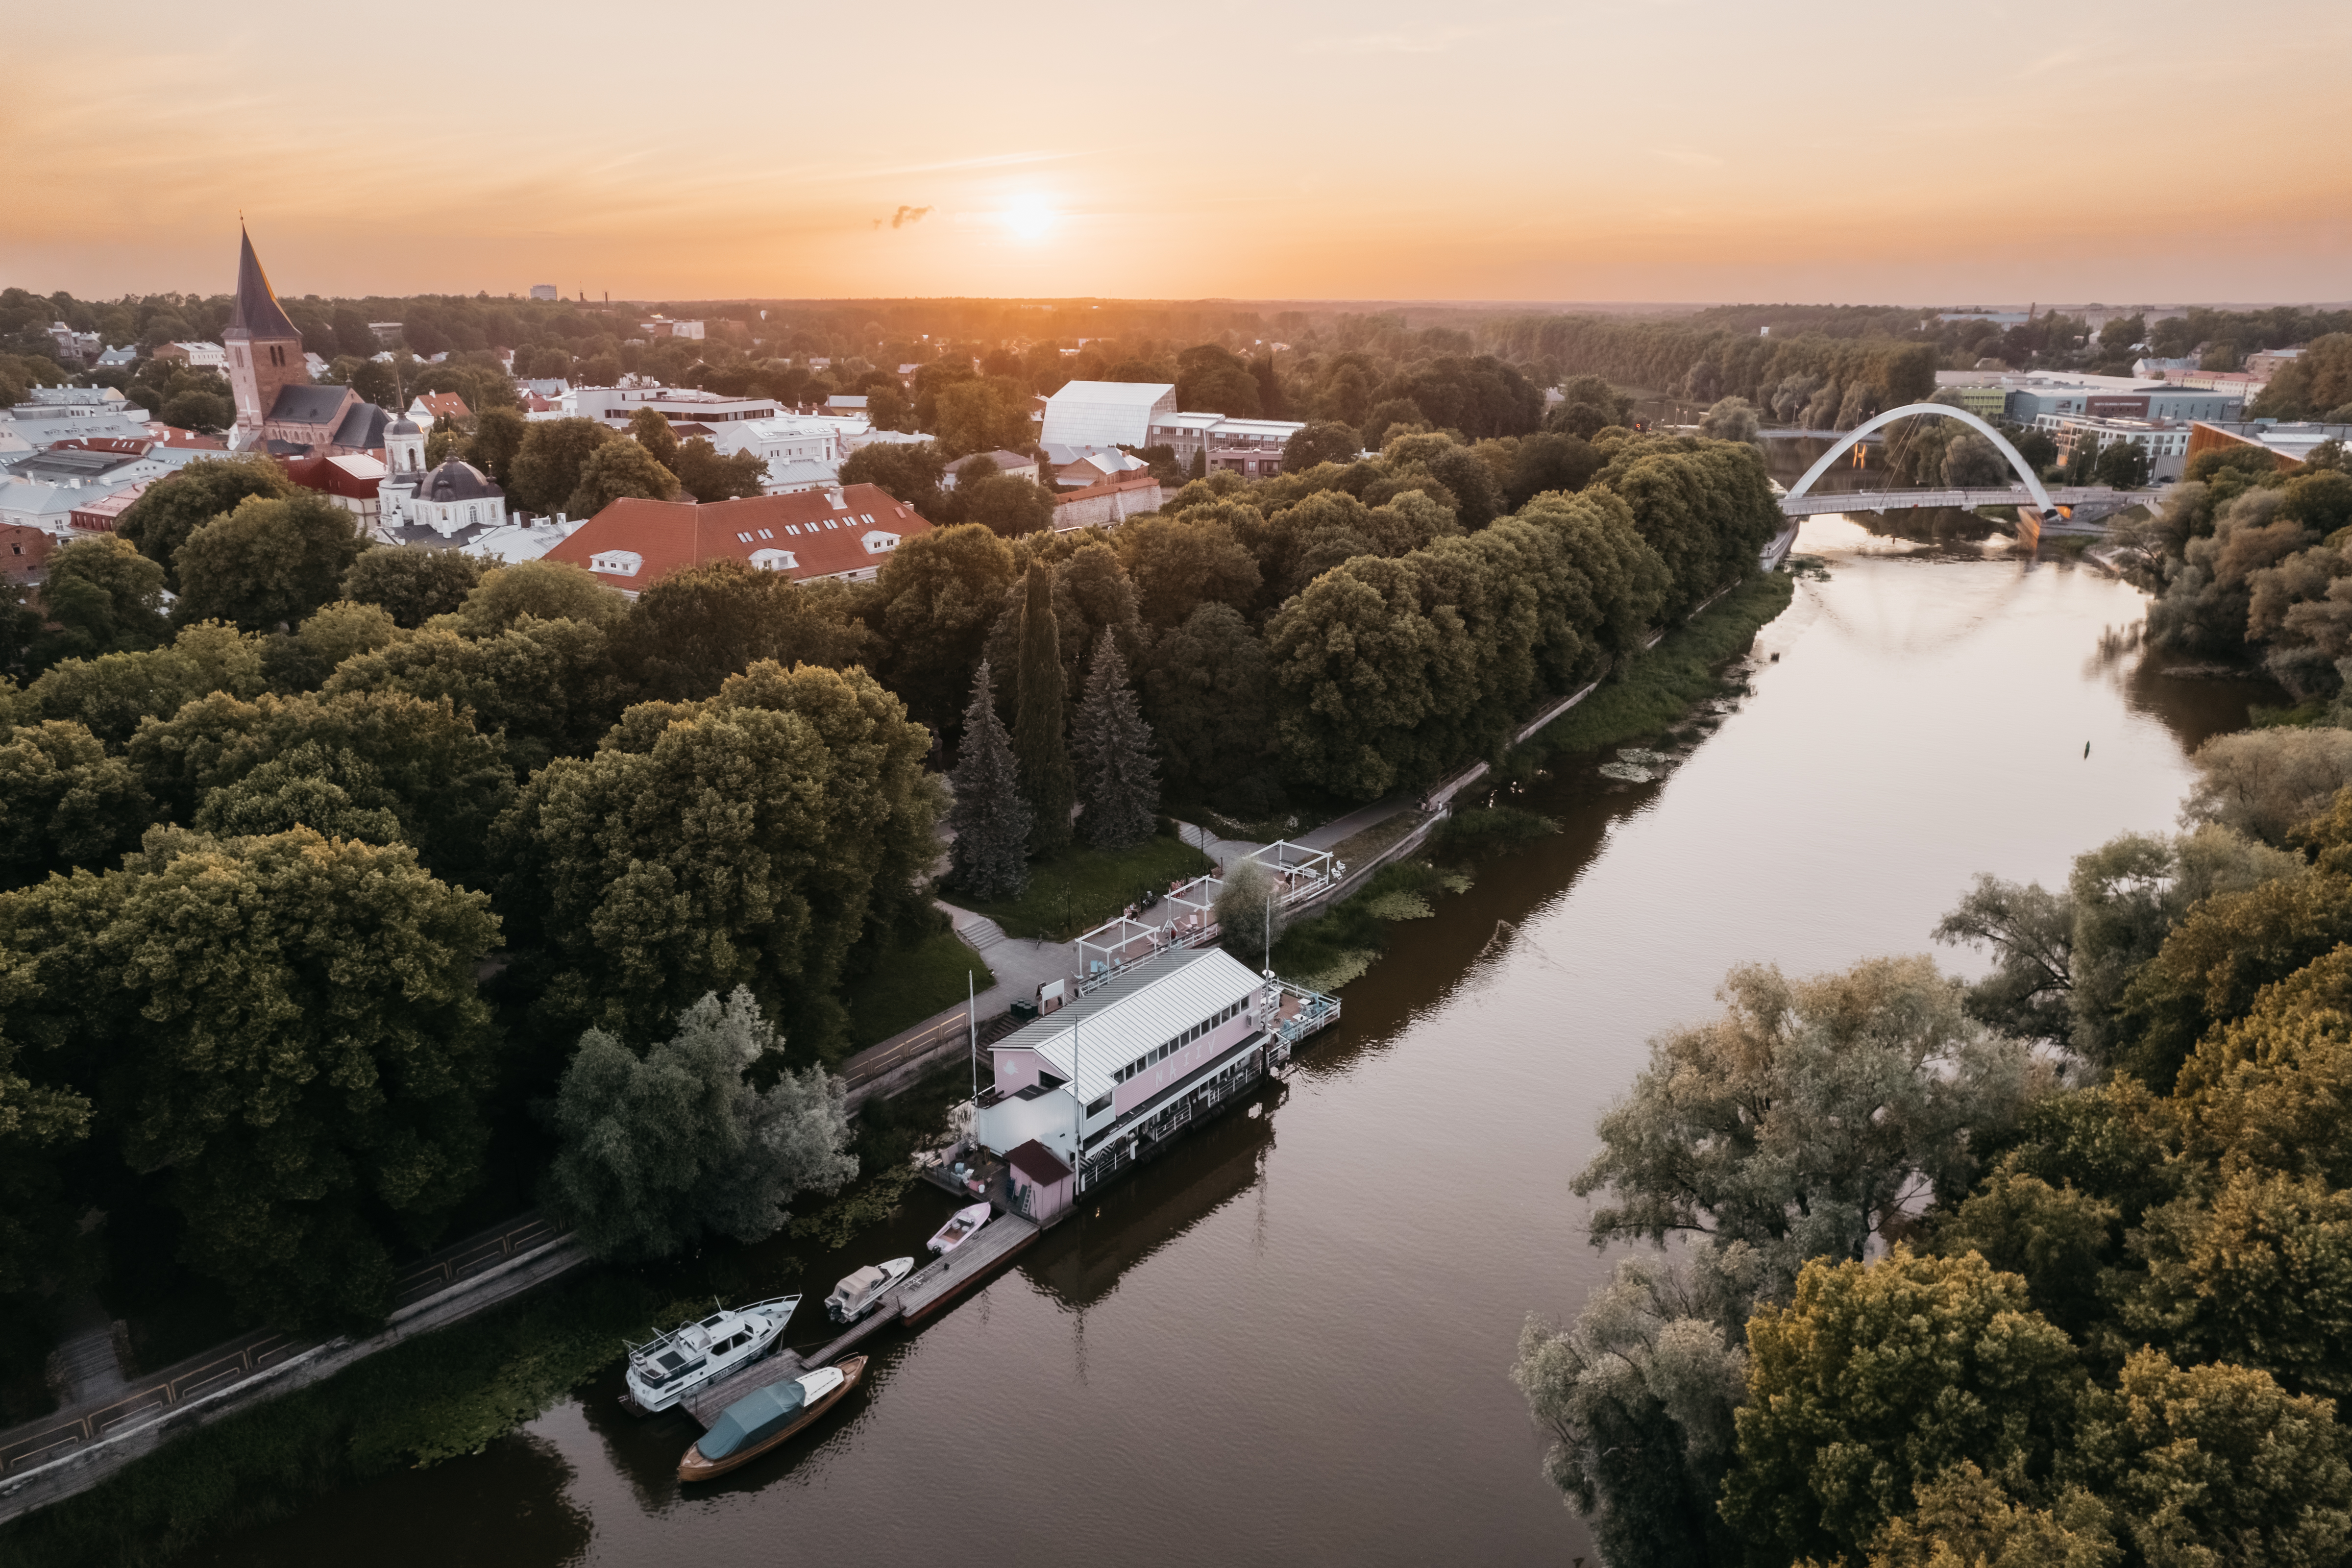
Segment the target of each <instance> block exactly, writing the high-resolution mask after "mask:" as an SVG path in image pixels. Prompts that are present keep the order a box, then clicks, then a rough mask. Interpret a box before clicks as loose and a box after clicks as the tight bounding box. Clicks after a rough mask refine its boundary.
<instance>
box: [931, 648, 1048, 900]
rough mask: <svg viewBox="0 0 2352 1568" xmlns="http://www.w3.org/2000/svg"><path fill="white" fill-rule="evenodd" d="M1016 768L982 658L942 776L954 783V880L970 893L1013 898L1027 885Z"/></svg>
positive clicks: (1024, 823) (1024, 817) (1025, 810)
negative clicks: (959, 736)
mask: <svg viewBox="0 0 2352 1568" xmlns="http://www.w3.org/2000/svg"><path fill="white" fill-rule="evenodd" d="M1018 773H1019V769H1018V767H1017V766H1016V765H1015V763H1013V742H1012V738H1011V737H1009V736H1008V735H1006V734H1005V732H1004V721H1003V720H1002V719H999V718H998V717H997V716H996V682H995V679H994V678H993V677H992V675H991V674H990V673H989V668H988V660H986V659H984V658H983V659H982V660H981V661H980V673H979V674H978V675H977V676H975V677H973V678H972V683H971V706H970V707H968V708H966V709H965V710H963V751H962V752H961V754H960V755H958V756H957V758H956V765H955V771H954V772H953V773H950V774H949V775H948V780H949V783H950V784H952V785H953V786H954V788H955V805H954V807H953V809H951V810H950V812H949V813H948V824H949V826H951V827H953V828H954V829H955V846H954V847H953V848H952V849H951V850H950V851H949V855H950V860H951V862H952V864H953V867H954V880H955V885H956V886H957V887H959V888H961V889H964V891H966V892H968V893H970V894H971V895H972V896H973V897H974V898H980V899H1017V898H1019V897H1020V896H1021V895H1022V894H1023V893H1024V892H1027V891H1028V890H1029V863H1028V856H1029V816H1030V814H1029V803H1028V802H1027V801H1025V800H1023V799H1022V798H1021V790H1020V781H1019V778H1018V776H1017V775H1018Z"/></svg>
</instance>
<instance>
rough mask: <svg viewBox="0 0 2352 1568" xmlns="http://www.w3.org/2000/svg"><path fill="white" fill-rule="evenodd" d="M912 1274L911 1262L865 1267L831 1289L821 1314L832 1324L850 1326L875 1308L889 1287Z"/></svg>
mask: <svg viewBox="0 0 2352 1568" xmlns="http://www.w3.org/2000/svg"><path fill="white" fill-rule="evenodd" d="M914 1271H915V1260H914V1259H913V1258H892V1259H890V1261H889V1262H887V1263H869V1264H867V1265H866V1267H865V1268H861V1269H859V1270H858V1271H857V1272H856V1273H855V1274H852V1275H850V1276H848V1277H847V1278H845V1279H843V1280H842V1282H841V1283H840V1284H838V1285H835V1287H834V1288H833V1294H832V1295H830V1296H827V1297H826V1298H825V1299H824V1310H825V1311H826V1312H827V1313H829V1314H830V1315H831V1316H832V1318H833V1321H835V1322H836V1323H854V1322H856V1321H857V1320H858V1319H860V1318H862V1317H864V1316H865V1315H866V1313H868V1312H870V1311H872V1310H874V1309H875V1308H876V1307H877V1306H878V1305H879V1304H880V1303H881V1300H882V1297H883V1295H884V1293H885V1292H887V1290H888V1289H890V1288H891V1287H892V1286H894V1285H896V1284H898V1281H899V1280H901V1279H905V1278H906V1277H907V1276H908V1275H909V1274H912V1273H913V1272H914Z"/></svg>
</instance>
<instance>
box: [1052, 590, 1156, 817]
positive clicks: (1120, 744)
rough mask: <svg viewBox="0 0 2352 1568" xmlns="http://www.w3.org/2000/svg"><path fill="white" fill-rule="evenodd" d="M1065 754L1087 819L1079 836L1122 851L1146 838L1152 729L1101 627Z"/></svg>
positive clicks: (1151, 796) (1152, 777)
mask: <svg viewBox="0 0 2352 1568" xmlns="http://www.w3.org/2000/svg"><path fill="white" fill-rule="evenodd" d="M1070 752H1071V755H1072V758H1073V760H1074V761H1076V763H1077V769H1078V794H1079V798H1081V799H1082V800H1084V801H1085V802H1086V805H1087V809H1086V815H1085V816H1081V817H1079V818H1078V831H1079V833H1080V834H1082V835H1083V836H1084V837H1085V838H1086V841H1087V843H1089V844H1091V845H1093V846H1094V847H1096V848H1097V849H1124V848H1126V847H1129V845H1133V844H1140V843H1142V842H1143V841H1144V840H1145V839H1147V838H1149V837H1151V826H1152V818H1153V817H1154V816H1156V815H1157V814H1158V812H1159V810H1160V769H1159V768H1158V766H1157V765H1156V764H1154V763H1153V762H1152V760H1151V726H1150V724H1148V723H1146V722H1145V721H1144V718H1143V707H1142V704H1140V703H1139V702H1138V701H1137V700H1135V689H1134V688H1133V687H1132V686H1130V685H1129V684H1128V679H1127V660H1126V659H1125V658H1121V657H1120V656H1119V651H1118V638H1117V637H1114V636H1112V635H1111V632H1110V629H1109V628H1108V627H1105V628H1104V629H1103V633H1102V635H1101V636H1100V637H1097V638H1096V639H1095V662H1094V668H1092V669H1091V670H1089V671H1088V672H1087V694H1086V696H1085V698H1084V699H1083V700H1080V702H1079V703H1078V717H1077V722H1076V724H1075V725H1074V726H1072V731H1071V736H1070Z"/></svg>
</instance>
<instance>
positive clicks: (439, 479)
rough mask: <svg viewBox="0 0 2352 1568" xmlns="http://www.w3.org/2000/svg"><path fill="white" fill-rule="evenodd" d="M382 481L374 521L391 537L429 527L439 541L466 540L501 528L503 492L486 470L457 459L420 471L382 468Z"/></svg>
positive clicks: (504, 507) (504, 504)
mask: <svg viewBox="0 0 2352 1568" xmlns="http://www.w3.org/2000/svg"><path fill="white" fill-rule="evenodd" d="M382 486H383V488H382V492H381V493H382V498H383V499H382V500H381V502H380V508H381V510H382V516H381V519H380V523H379V526H380V528H381V529H382V530H383V531H385V532H387V533H391V534H393V535H394V536H395V537H398V536H399V535H400V533H401V531H407V534H408V537H411V538H415V537H416V536H418V535H420V534H422V533H423V532H425V531H431V532H432V533H433V534H435V535H436V536H437V537H439V538H440V539H444V540H449V539H456V538H457V537H458V536H460V535H465V536H467V537H468V538H469V539H470V538H471V537H473V536H476V535H478V534H479V533H481V532H482V531H486V530H488V529H494V528H500V527H503V526H504V525H505V523H506V521H507V495H506V491H504V490H502V489H499V487H498V486H497V484H495V483H494V482H492V480H491V479H490V477H489V475H488V474H486V473H484V472H482V470H481V469H479V468H476V467H474V465H473V464H471V463H468V462H465V461H463V460H461V459H459V458H449V459H448V460H447V461H446V462H444V463H443V464H442V465H441V466H440V467H439V468H427V469H425V471H424V472H422V473H415V472H404V473H390V472H387V473H386V474H385V476H384V477H383V481H382ZM395 508H396V509H397V511H396V512H395V511H394V509H395ZM395 518H396V520H397V521H395Z"/></svg>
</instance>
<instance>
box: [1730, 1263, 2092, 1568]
mask: <svg viewBox="0 0 2352 1568" xmlns="http://www.w3.org/2000/svg"><path fill="white" fill-rule="evenodd" d="M2083 1381H2084V1379H2083V1373H2082V1371H2081V1368H2080V1367H2079V1366H2078V1365H2077V1363H2076V1361H2075V1355H2074V1346H2073V1345H2072V1344H2071V1343H2069V1342H2068V1341H2067V1339H2066V1336H2065V1334H2063V1332H2061V1331H2059V1330H2058V1329H2057V1328H2056V1327H2055V1326H2054V1325H2053V1324H2051V1323H2050V1322H2048V1321H2046V1320H2044V1319H2043V1318H2042V1316H2041V1315H2040V1314H2039V1313H2037V1312H2035V1311H2034V1310H2032V1307H2031V1306H2030V1305H2029V1304H2028V1301H2027V1297H2026V1290H2025V1282H2024V1281H2023V1280H2022V1279H2018V1278H2017V1276H2015V1275H2013V1274H1999V1273H1995V1272H1994V1271H1993V1269H1992V1268H1990V1266H1989V1265H1988V1264H1987V1263H1986V1262H1985V1261H1984V1259H1983V1258H1978V1257H1975V1256H1973V1255H1971V1256H1969V1257H1966V1258H1917V1257H1914V1256H1913V1255H1912V1254H1911V1253H1910V1251H1909V1250H1908V1249H1907V1248H1903V1247H1897V1248H1896V1249H1895V1253H1894V1255H1893V1256H1892V1257H1890V1258H1886V1259H1885V1261H1883V1262H1880V1263H1876V1264H1872V1265H1867V1266H1865V1265H1864V1264H1862V1263H1859V1262H1853V1261H1849V1262H1844V1263H1841V1264H1839V1265H1838V1266H1837V1267H1835V1268H1831V1267H1829V1266H1828V1265H1827V1264H1825V1263H1822V1262H1821V1261H1818V1260H1817V1261H1814V1262H1811V1263H1809V1264H1807V1265H1806V1266H1805V1268H1804V1272H1803V1273H1802V1274H1801V1276H1800V1277H1799V1278H1798V1280H1797V1289H1796V1295H1795V1299H1794V1300H1791V1301H1790V1304H1789V1305H1788V1306H1787V1307H1785V1308H1783V1307H1774V1306H1770V1305H1767V1306H1764V1307H1762V1308H1760V1309H1759V1310H1758V1311H1757V1313H1756V1315H1755V1316H1754V1317H1752V1318H1750V1319H1749V1320H1748V1398H1747V1403H1746V1404H1745V1405H1742V1406H1741V1408H1740V1410H1739V1412H1738V1415H1737V1416H1736V1417H1735V1421H1736V1423H1737V1426H1738V1435H1739V1436H1738V1447H1739V1463H1738V1466H1737V1468H1734V1469H1733V1470H1732V1472H1731V1474H1730V1476H1729V1478H1728V1479H1727V1481H1726V1484H1725V1486H1724V1489H1723V1500H1722V1510H1723V1518H1724V1521H1725V1522H1726V1523H1727V1524H1728V1525H1729V1526H1730V1528H1731V1529H1732V1531H1734V1532H1736V1533H1737V1534H1738V1537H1739V1539H1740V1540H1741V1542H1742V1543H1743V1544H1744V1545H1745V1547H1746V1549H1747V1554H1748V1563H1751V1564H1754V1565H1755V1568H1782V1565H1783V1564H1786V1563H1793V1562H1796V1561H1798V1560H1799V1559H1801V1558H1805V1557H1812V1558H1816V1559H1819V1560H1822V1561H1832V1560H1834V1559H1835V1557H1836V1555H1837V1554H1838V1553H1842V1552H1843V1553H1846V1554H1848V1555H1847V1557H1846V1561H1849V1562H1852V1561H1856V1560H1858V1559H1859V1558H1860V1557H1861V1555H1862V1554H1863V1552H1864V1549H1865V1548H1866V1547H1867V1546H1868V1545H1869V1544H1870V1543H1871V1542H1873V1541H1874V1540H1875V1539H1877V1537H1878V1535H1879V1533H1880V1531H1882V1530H1884V1529H1885V1527H1886V1525H1887V1524H1888V1523H1889V1521H1891V1520H1892V1519H1893V1518H1894V1517H1895V1516H1896V1515H1897V1514H1899V1513H1903V1512H1907V1511H1908V1510H1910V1509H1911V1508H1912V1507H1913V1506H1914V1505H1915V1500H1916V1497H1917V1495H1918V1492H1919V1489H1921V1488H1922V1487H1923V1486H1924V1485H1926V1484H1927V1483H1929V1482H1932V1481H1934V1480H1936V1479H1937V1478H1939V1477H1941V1476H1942V1475H1944V1474H1945V1473H1946V1472H1947V1471H1948V1469H1950V1468H1952V1467H1954V1466H1956V1465H1958V1464H1960V1463H1961V1462H1963V1461H1969V1462H1973V1463H1976V1464H1979V1465H1980V1466H1982V1467H1984V1468H1986V1469H1987V1470H1989V1471H1990V1472H1992V1473H1994V1474H2014V1475H2018V1476H2020V1477H2021V1478H2024V1479H2028V1480H2029V1481H2030V1482H2033V1483H2040V1482H2042V1481H2045V1480H2046V1479H2048V1478H2049V1476H2050V1475H2051V1473H2052V1469H2053V1461H2054V1459H2055V1458H2056V1456H2057V1453H2058V1452H2059V1450H2061V1449H2062V1448H2063V1446H2064V1444H2065V1442H2066V1439H2067V1437H2068V1436H2069V1435H2070V1430H2071V1427H2072V1425H2073V1415H2074V1402H2075V1398H2076V1393H2077V1390H2079V1389H2080V1388H2081V1387H2082V1386H2083Z"/></svg>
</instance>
